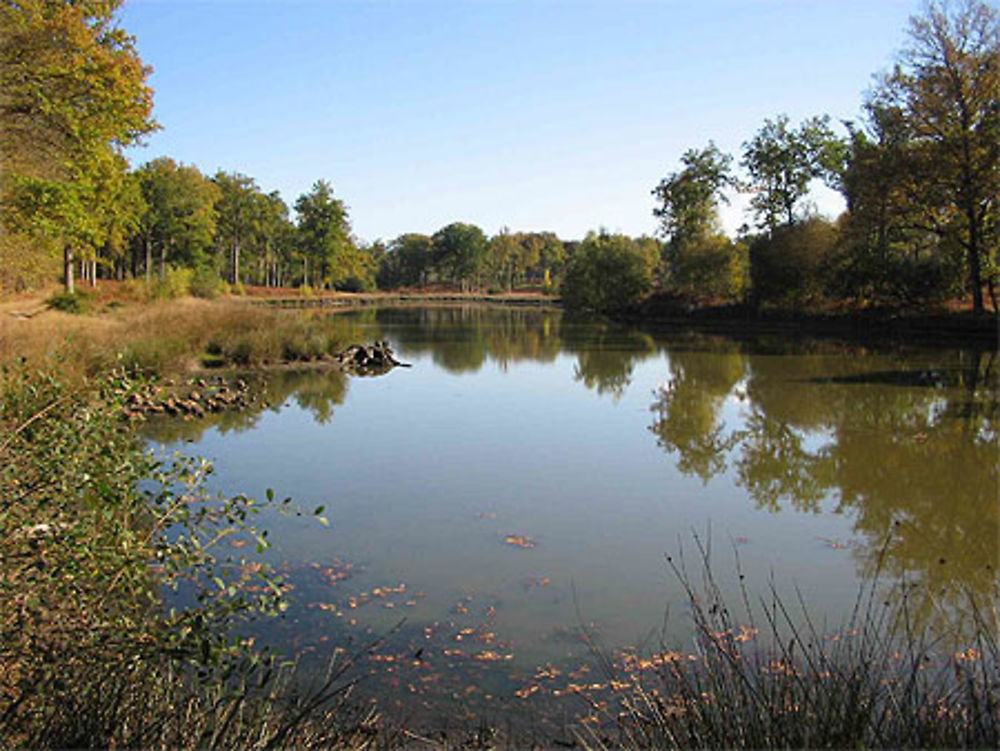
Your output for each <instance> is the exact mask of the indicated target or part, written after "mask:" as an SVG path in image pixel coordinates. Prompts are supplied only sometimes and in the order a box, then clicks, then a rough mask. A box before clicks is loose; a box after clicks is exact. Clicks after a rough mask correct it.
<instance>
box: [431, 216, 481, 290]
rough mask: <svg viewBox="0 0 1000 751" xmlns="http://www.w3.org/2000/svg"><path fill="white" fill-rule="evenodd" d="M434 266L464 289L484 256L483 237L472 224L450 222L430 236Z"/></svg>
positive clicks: (478, 269)
mask: <svg viewBox="0 0 1000 751" xmlns="http://www.w3.org/2000/svg"><path fill="white" fill-rule="evenodd" d="M432 240H433V245H434V260H435V265H436V266H437V267H438V268H439V269H440V270H441V271H442V272H444V273H445V274H447V275H448V277H449V278H450V279H451V281H452V282H453V283H459V284H461V285H462V288H463V289H466V288H467V287H468V286H469V284H470V283H471V282H474V281H476V278H477V275H478V273H479V271H480V269H481V268H482V264H483V261H484V259H485V256H486V248H487V240H486V235H484V234H483V231H482V230H481V229H479V227H477V226H476V225H474V224H464V223H462V222H452V223H451V224H449V225H448V226H446V227H442V228H441V229H439V230H438V231H437V232H435V233H434V237H433V238H432Z"/></svg>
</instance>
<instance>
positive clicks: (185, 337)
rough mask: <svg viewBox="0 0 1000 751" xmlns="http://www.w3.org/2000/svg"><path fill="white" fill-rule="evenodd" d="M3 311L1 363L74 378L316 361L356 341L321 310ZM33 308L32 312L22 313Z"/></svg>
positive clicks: (184, 305) (159, 304)
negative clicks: (117, 370) (53, 368)
mask: <svg viewBox="0 0 1000 751" xmlns="http://www.w3.org/2000/svg"><path fill="white" fill-rule="evenodd" d="M7 307H8V310H7V311H6V315H4V314H3V313H4V311H0V363H2V362H14V361H18V360H27V361H28V362H29V363H31V364H33V365H35V366H38V367H43V366H45V365H46V364H50V365H52V364H55V363H58V367H59V369H60V371H62V372H63V373H64V374H66V375H67V376H69V377H72V378H80V377H85V376H94V375H98V374H101V373H105V372H107V371H108V370H110V369H111V368H114V367H124V368H126V369H127V370H129V371H131V372H142V373H145V374H148V375H158V376H165V375H169V374H174V373H181V372H185V371H191V370H198V369H203V368H206V367H239V368H254V367H267V366H269V365H275V364H283V363H302V362H317V361H323V360H328V359H329V358H330V356H331V355H332V354H333V353H335V352H337V351H339V350H340V349H342V348H343V347H345V346H346V345H347V344H350V343H352V336H353V332H352V330H351V328H350V325H349V324H347V323H346V322H345V321H343V320H341V319H337V318H334V317H330V316H326V315H322V314H320V313H319V312H318V311H297V310H278V309H270V308H264V307H258V306H252V305H247V304H245V303H243V302H241V301H233V300H215V301H210V300H199V299H194V298H183V299H177V300H163V301H155V302H149V303H137V304H127V305H120V304H119V305H114V304H110V305H102V306H95V307H94V308H93V309H92V310H91V311H90V312H87V313H84V314H82V315H81V314H71V313H66V312H61V311H58V310H51V309H48V308H46V307H44V305H40V304H39V303H38V301H36V302H35V305H34V307H33V308H32V307H31V306H30V304H24V303H22V304H21V305H20V306H19V307H13V306H11V305H10V304H8V306H7ZM21 310H28V311H30V313H29V314H22V313H20V312H19V311H21Z"/></svg>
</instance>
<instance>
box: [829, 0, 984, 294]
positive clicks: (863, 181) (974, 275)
mask: <svg viewBox="0 0 1000 751" xmlns="http://www.w3.org/2000/svg"><path fill="white" fill-rule="evenodd" d="M909 36H910V42H909V44H908V46H907V47H905V48H904V49H903V50H902V52H901V53H900V55H899V64H898V65H897V66H896V68H895V69H894V70H893V71H892V73H891V74H889V75H886V76H883V77H882V78H881V80H880V82H879V85H878V86H877V88H876V89H875V90H874V91H873V93H872V95H871V96H870V98H869V101H868V103H867V108H866V109H867V123H866V125H867V130H868V133H867V134H858V135H856V137H855V139H854V144H853V146H854V149H853V153H852V155H851V156H852V158H851V160H850V163H849V174H848V176H849V178H850V179H849V181H848V182H847V184H846V190H847V196H848V200H849V202H850V204H851V209H852V219H854V222H855V224H856V226H857V228H858V230H862V231H863V230H867V231H868V234H869V237H870V240H869V242H868V243H865V244H861V245H859V250H861V251H862V252H865V251H871V252H874V253H877V254H878V255H879V257H880V260H881V261H883V262H885V261H887V260H889V257H890V255H891V251H892V244H893V243H894V242H898V241H899V239H900V238H903V239H905V240H908V241H909V242H907V243H906V244H907V245H908V246H909V247H910V248H916V249H917V250H920V249H921V246H926V245H927V244H929V243H932V242H933V241H935V240H937V239H938V238H943V239H944V240H945V243H944V245H943V248H938V249H935V250H936V251H937V252H940V251H941V250H945V251H947V250H951V251H952V252H956V253H958V254H960V255H961V256H964V258H963V259H962V260H963V263H964V264H965V268H966V273H967V280H968V283H967V286H968V288H969V290H970V291H971V292H972V294H973V305H974V307H975V309H976V310H977V311H982V310H983V309H984V304H983V295H982V287H983V283H984V282H990V283H991V286H992V285H993V284H995V280H994V279H993V275H992V272H993V269H994V268H995V265H996V259H997V247H998V245H1000V229H998V227H1000V108H998V107H997V101H998V100H1000V13H998V11H997V9H996V8H995V7H994V6H991V5H990V4H988V3H986V2H982V1H981V0H967V1H966V2H962V3H958V4H955V5H948V4H942V3H938V2H930V3H928V4H927V5H926V7H925V9H924V12H923V14H921V15H920V16H916V17H913V18H911V19H910V28H909ZM932 263H934V265H935V266H937V267H938V268H941V267H944V266H946V265H947V262H946V261H945V260H944V259H937V260H936V261H933V262H932Z"/></svg>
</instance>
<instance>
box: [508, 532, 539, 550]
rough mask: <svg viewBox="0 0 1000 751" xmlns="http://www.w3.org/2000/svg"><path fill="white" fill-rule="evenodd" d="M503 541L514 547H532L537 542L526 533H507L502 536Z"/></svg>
mask: <svg viewBox="0 0 1000 751" xmlns="http://www.w3.org/2000/svg"><path fill="white" fill-rule="evenodd" d="M503 541H504V543H505V544H507V545H510V546H512V547H515V548H533V547H535V546H536V545H537V544H538V543H537V542H535V540H534V538H532V537H528V536H527V535H507V536H506V537H504V538H503Z"/></svg>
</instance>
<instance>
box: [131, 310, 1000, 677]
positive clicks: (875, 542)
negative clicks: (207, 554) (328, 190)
mask: <svg viewBox="0 0 1000 751" xmlns="http://www.w3.org/2000/svg"><path fill="white" fill-rule="evenodd" d="M338 317H339V319H340V321H341V322H342V325H343V326H344V331H345V336H348V337H350V338H351V339H352V340H353V341H356V342H367V341H372V340H388V341H389V342H390V343H391V345H392V347H393V349H394V350H395V352H396V355H397V357H398V359H400V360H403V361H405V362H409V363H411V364H412V367H410V368H397V369H395V370H393V371H391V372H390V373H388V374H386V375H383V376H379V377H367V378H366V377H348V376H344V375H342V374H340V373H339V372H329V371H313V372H305V373H278V374H271V375H270V376H268V382H267V385H266V386H265V387H264V388H266V390H267V399H268V401H269V405H270V406H268V407H267V408H266V409H263V410H261V411H259V412H257V413H244V414H240V415H225V416H217V417H215V418H212V419H211V420H209V421H200V422H180V421H174V422H170V423H161V424H159V425H153V426H151V428H150V438H151V440H152V441H154V442H156V443H157V444H161V443H162V444H165V445H166V448H167V449H168V450H172V449H176V448H179V449H181V450H183V451H185V452H187V453H194V454H199V455H202V456H205V457H207V458H209V459H211V460H212V461H213V462H214V463H215V467H216V474H215V479H214V482H215V484H216V486H217V487H218V488H219V489H221V490H223V491H225V492H230V493H235V492H246V493H248V494H251V495H257V496H258V497H262V496H263V495H264V493H265V490H266V489H267V488H273V489H274V491H275V493H276V494H277V495H278V497H284V496H291V497H292V498H294V499H295V500H296V501H297V502H298V503H299V504H301V505H302V506H303V507H306V508H312V507H314V506H318V505H323V506H325V507H326V515H327V516H328V517H329V520H330V526H329V527H328V528H326V527H323V526H321V525H319V524H316V523H315V522H314V521H311V520H309V521H307V520H304V519H297V518H292V519H288V518H284V517H275V518H269V519H265V520H264V526H266V527H267V528H268V529H269V530H270V538H271V539H272V541H273V545H274V547H273V549H272V550H271V551H269V553H268V555H269V556H270V557H271V558H272V560H273V561H274V562H275V563H276V564H277V565H279V566H281V567H282V568H283V570H284V571H285V572H286V574H287V576H288V578H289V581H290V582H291V583H293V584H294V586H295V589H294V590H292V592H291V595H290V596H291V598H292V603H293V605H292V608H291V609H290V611H289V612H288V614H287V615H286V617H285V618H284V619H283V620H281V621H280V622H279V623H278V624H277V625H275V626H273V627H268V628H267V629H266V630H265V631H264V632H263V633H262V634H261V638H264V639H266V640H269V641H271V642H272V643H275V644H277V645H278V646H280V647H281V648H283V649H284V650H286V651H287V652H289V653H298V654H303V655H307V656H308V655H310V654H314V653H315V654H317V655H319V654H326V653H327V652H328V651H329V649H330V648H332V647H333V646H334V645H335V644H336V645H344V644H348V643H350V644H355V645H364V644H368V643H371V642H370V640H371V639H377V638H379V637H385V638H386V641H385V644H391V645H392V648H391V649H390V648H389V647H384V651H385V654H384V655H383V656H382V659H383V660H384V661H386V662H388V663H392V662H393V660H394V659H396V658H399V659H402V657H401V655H410V656H412V655H413V654H416V655H417V657H418V658H419V660H418V662H420V664H421V665H427V664H432V665H433V668H434V671H435V673H434V674H438V672H439V671H438V669H439V668H440V672H443V673H445V675H444V677H441V676H440V675H439V677H438V678H435V679H434V680H430V681H424V682H423V683H421V682H420V681H422V680H423V677H421V676H416V677H415V676H414V675H409V676H407V677H405V678H403V679H402V680H400V678H399V676H400V673H399V671H398V670H397V672H396V673H392V671H393V669H394V668H389V672H390V673H392V675H390V678H389V683H390V684H392V685H393V686H395V688H397V689H399V690H400V691H401V692H403V693H406V691H409V692H410V693H415V692H421V691H424V689H425V688H426V687H427V686H428V685H430V684H432V683H434V682H435V681H438V682H440V683H441V685H443V686H448V689H447V690H448V691H451V692H453V691H454V690H456V689H455V686H453V685H451V684H449V683H448V676H447V670H448V668H449V667H451V668H456V669H457V667H456V666H461V665H474V666H477V667H480V666H481V667H482V668H483V669H484V670H485V669H486V668H487V667H488V668H491V669H497V670H500V669H502V672H504V673H505V675H508V676H511V675H513V676H514V677H515V678H516V677H517V676H518V675H531V674H532V671H534V670H535V669H536V667H537V666H539V665H542V664H546V663H548V664H550V665H553V666H555V665H560V664H562V665H566V666H568V667H567V668H566V669H567V670H570V669H572V666H573V665H577V666H581V668H582V666H583V665H584V663H586V662H587V661H588V657H589V655H588V646H587V645H586V644H585V643H584V642H583V641H581V639H580V638H579V637H580V635H581V633H584V632H585V633H586V634H588V635H589V636H590V637H591V638H592V639H593V640H595V641H596V642H598V643H599V644H600V645H601V648H602V649H606V650H608V651H610V652H613V651H615V650H618V649H621V648H623V647H625V646H628V645H631V646H636V647H639V648H643V647H646V648H649V647H651V646H652V647H656V646H658V645H661V644H665V645H671V646H677V647H679V648H681V649H683V648H684V645H685V644H688V643H689V641H690V639H691V627H690V623H689V620H688V618H687V615H688V612H687V604H686V602H687V601H686V598H685V597H684V595H683V591H682V589H681V587H680V586H679V584H678V581H677V579H676V577H675V575H674V574H673V573H672V572H671V570H670V568H669V566H668V564H667V562H666V559H665V556H666V555H670V556H671V557H672V558H673V559H674V561H675V562H676V561H678V560H683V561H685V562H686V563H687V565H688V566H689V567H690V569H691V570H692V572H693V574H692V575H693V576H695V575H696V572H697V570H698V568H699V567H698V556H697V544H698V541H699V540H700V541H701V543H702V545H704V546H706V547H710V548H711V561H712V568H713V570H714V573H715V576H716V577H717V579H718V580H719V582H720V586H721V587H722V588H723V590H724V592H726V593H729V594H731V595H733V596H735V595H736V594H737V591H738V590H737V588H736V584H735V582H736V581H737V580H738V574H739V573H742V574H743V575H744V577H745V579H744V581H745V582H746V584H747V586H748V589H749V591H750V592H751V593H752V594H753V595H754V596H756V595H757V594H759V595H762V596H768V593H769V592H771V590H772V588H774V589H775V590H776V591H778V592H779V594H782V595H783V596H786V597H789V598H791V599H795V600H797V598H798V596H799V594H796V593H800V594H801V596H802V598H803V600H804V601H805V602H806V603H807V605H808V607H809V611H810V615H811V616H812V617H813V618H814V619H815V620H816V622H817V623H821V624H823V623H825V624H827V625H826V626H825V627H828V628H830V629H835V628H836V625H837V624H839V623H841V622H843V620H844V619H845V617H846V614H847V613H848V611H849V610H850V608H851V606H852V605H853V603H854V600H855V597H856V595H857V592H858V586H859V581H860V580H861V579H862V578H863V577H865V576H868V575H870V574H871V573H872V572H873V571H874V570H875V569H876V567H878V568H879V569H880V576H881V577H882V579H883V580H884V581H885V582H886V586H888V585H889V584H891V583H893V582H898V581H899V580H901V579H906V580H908V581H910V582H912V583H914V584H916V585H917V587H918V588H919V589H920V591H921V592H924V593H926V597H924V598H923V600H922V603H923V604H922V605H921V608H922V610H921V617H925V618H940V619H944V620H947V619H953V620H954V621H955V622H956V623H960V621H961V619H962V611H961V607H958V606H956V603H958V602H959V597H960V595H961V593H962V591H972V592H973V593H975V592H982V593H983V594H984V596H988V593H989V592H990V591H991V589H990V588H991V586H993V584H994V583H995V582H996V564H997V559H998V553H1000V550H998V545H1000V543H998V539H1000V510H998V503H997V501H998V496H997V487H998V469H997V464H998V462H997V458H998V453H997V449H998V425H1000V420H998V406H997V405H998V387H997V377H996V373H997V370H998V369H1000V364H998V363H996V362H994V360H995V352H990V351H986V352H976V351H968V350H948V349H934V350H924V349H919V348H913V347H896V348H879V349H870V348H865V347H862V346H859V345H856V344H855V345H847V344H843V343H832V342H829V341H827V342H817V341H810V340H807V339H796V340H794V341H788V340H784V341H782V340H779V339H770V340H769V339H766V338H765V339H747V338H743V339H742V340H737V339H731V338H727V337H724V336H717V335H712V336H709V335H705V334H696V333H690V332H683V331H670V332H660V333H657V334H655V335H654V334H649V333H643V332H640V331H637V330H631V329H628V328H623V327H621V326H617V325H613V324H610V323H607V322H602V321H595V320H574V319H570V318H568V317H566V316H564V315H563V314H562V313H560V312H559V311H551V310H538V309H518V308H486V307H440V308H408V309H383V310H364V311H356V312H350V313H341V314H338ZM879 561H881V564H879ZM387 635H388V636H387ZM366 640H369V641H366ZM393 650H395V652H393ZM417 650H421V651H419V652H418V651H417ZM393 655H395V657H394V656H393ZM376 657H378V655H376ZM435 661H436V662H435ZM382 667H385V665H384V664H383V665H382ZM425 675H426V674H425ZM393 676H395V678H393ZM393 680H395V683H393ZM463 680H464V681H465V682H466V683H468V682H469V678H468V675H465V676H464V678H463ZM415 685H416V688H414V686H415ZM456 685H457V684H456ZM485 685H494V686H495V687H494V688H493V689H489V690H492V691H494V692H495V693H503V692H504V691H505V690H509V689H510V687H508V689H505V688H504V687H503V685H502V684H499V683H497V684H490V683H489V681H488V680H487V679H485V678H482V677H480V678H477V679H476V682H474V685H473V686H472V688H473V690H474V691H475V690H478V691H484V690H487V689H483V686H485ZM517 685H523V684H517V683H516V682H515V683H514V684H512V686H517ZM466 690H468V689H466ZM452 695H453V693H452Z"/></svg>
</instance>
